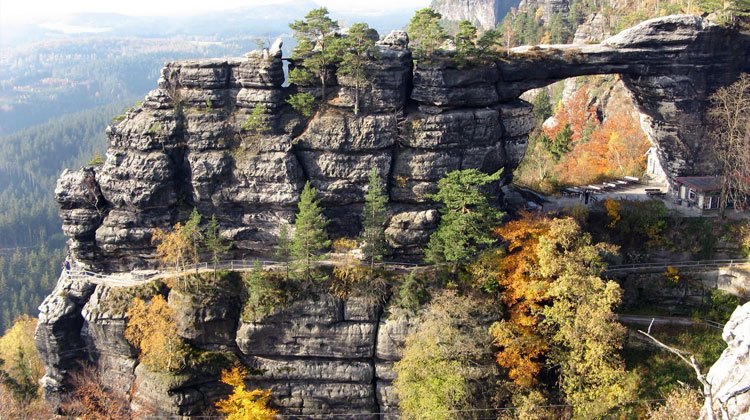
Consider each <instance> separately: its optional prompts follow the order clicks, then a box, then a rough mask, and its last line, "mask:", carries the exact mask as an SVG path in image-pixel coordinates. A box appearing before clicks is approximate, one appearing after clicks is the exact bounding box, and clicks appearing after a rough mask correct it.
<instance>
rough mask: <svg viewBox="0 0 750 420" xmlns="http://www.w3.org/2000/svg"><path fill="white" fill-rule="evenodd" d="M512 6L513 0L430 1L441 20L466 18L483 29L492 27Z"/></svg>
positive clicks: (497, 23)
mask: <svg viewBox="0 0 750 420" xmlns="http://www.w3.org/2000/svg"><path fill="white" fill-rule="evenodd" d="M514 6H516V2H515V1H513V0H432V3H430V8H432V10H434V11H436V12H438V13H440V14H441V15H442V16H443V20H447V21H450V22H454V23H455V22H460V21H462V20H468V21H471V22H472V23H473V24H474V25H476V26H477V27H478V28H481V29H484V30H488V29H494V28H495V27H496V26H497V25H499V24H500V22H502V21H503V18H504V17H505V15H506V14H507V13H508V12H509V11H510V9H511V7H514Z"/></svg>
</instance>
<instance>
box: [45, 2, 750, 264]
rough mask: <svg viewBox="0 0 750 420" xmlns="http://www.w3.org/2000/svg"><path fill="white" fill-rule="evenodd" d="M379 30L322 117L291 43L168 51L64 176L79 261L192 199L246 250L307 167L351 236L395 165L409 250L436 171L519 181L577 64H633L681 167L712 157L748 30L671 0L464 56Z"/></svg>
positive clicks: (149, 250) (125, 243) (132, 243)
mask: <svg viewBox="0 0 750 420" xmlns="http://www.w3.org/2000/svg"><path fill="white" fill-rule="evenodd" d="M592 25H593V23H592ZM378 45H379V46H378V49H379V53H378V59H377V60H375V61H373V63H372V64H371V65H370V67H369V68H368V69H367V75H368V76H367V80H368V82H367V83H365V84H364V86H360V88H359V89H358V90H356V91H355V85H354V83H353V81H352V80H349V79H347V78H346V77H341V78H340V80H338V85H336V84H334V85H332V86H331V91H332V92H334V94H333V95H332V96H331V97H329V98H327V101H326V102H327V104H328V106H327V107H325V109H324V110H321V111H319V112H317V113H316V114H315V115H314V116H313V117H312V118H311V119H305V118H303V117H302V116H300V115H298V114H296V113H295V112H294V111H293V110H292V109H291V108H290V107H289V106H288V105H287V104H286V102H285V99H286V98H287V97H288V96H289V95H290V94H291V93H293V92H294V88H293V87H283V81H284V79H283V69H282V66H283V63H282V60H281V57H280V51H275V52H274V53H271V52H269V51H267V50H264V51H255V52H253V53H250V54H248V56H247V57H244V58H238V59H228V60H200V61H185V62H177V63H170V64H168V65H167V66H166V67H165V68H164V70H163V72H162V78H161V80H160V81H159V87H158V88H157V89H156V90H154V91H152V92H151V93H149V95H148V96H147V98H146V100H145V101H144V103H143V105H141V106H138V107H136V108H134V109H132V110H131V111H129V112H128V113H127V114H126V115H125V116H124V119H123V120H122V121H121V122H120V123H118V124H116V125H114V126H112V127H109V128H108V130H107V135H108V138H109V143H110V145H109V149H108V151H107V159H106V162H105V164H104V165H103V166H102V167H98V168H85V169H83V170H81V171H77V172H70V171H67V172H65V173H63V175H62V176H61V178H60V180H59V181H58V186H57V189H56V196H57V200H58V201H59V203H60V206H61V216H62V218H63V229H64V231H65V233H66V234H67V235H68V236H69V238H70V247H71V250H72V252H73V255H74V257H75V259H76V260H78V261H79V262H80V263H82V264H83V265H85V266H90V267H93V268H97V269H104V270H127V269H132V268H136V267H144V266H149V265H150V264H151V263H152V259H153V245H152V244H151V234H152V232H153V230H154V229H156V228H162V229H163V228H168V227H170V226H171V225H173V224H174V223H176V222H177V221H180V220H184V219H185V218H186V216H187V214H189V212H190V211H191V210H192V208H193V207H195V208H197V209H198V210H199V211H200V212H201V213H202V214H204V215H215V216H216V218H217V219H218V221H219V222H220V224H221V228H222V232H221V233H222V235H223V236H224V237H226V238H227V239H230V240H231V241H232V243H233V245H234V248H235V251H236V252H237V253H238V254H242V255H246V254H247V253H261V254H262V253H265V252H267V251H268V250H269V248H270V246H272V244H273V242H274V241H275V238H276V236H277V232H278V230H279V228H280V226H281V225H283V224H287V223H290V222H291V221H292V220H293V216H294V213H295V210H296V209H295V207H296V206H295V204H296V202H297V200H298V197H299V193H300V191H301V189H302V186H303V185H304V183H305V182H306V181H310V183H311V184H312V185H313V186H314V187H315V188H316V189H317V190H318V191H319V194H320V197H321V199H322V203H323V205H324V207H325V208H326V215H327V216H328V217H329V219H330V220H331V224H330V225H329V228H330V230H331V232H332V233H334V234H335V235H336V236H344V235H347V236H352V235H356V234H357V233H358V231H359V228H360V221H359V214H360V212H361V206H362V202H363V196H364V189H365V186H366V180H367V174H368V173H369V171H370V170H371V169H372V168H376V169H377V170H378V172H379V174H380V175H381V177H382V178H383V179H385V180H387V191H388V193H389V195H390V200H391V202H390V203H389V210H390V212H391V215H392V217H391V222H390V224H389V227H388V232H389V242H390V243H391V244H392V245H393V248H394V252H395V253H396V254H399V255H412V254H413V252H414V251H417V250H418V249H419V248H420V246H421V245H422V244H424V242H422V241H424V240H425V238H426V236H427V235H428V234H429V232H430V231H431V229H433V228H434V220H432V219H431V217H424V216H425V215H429V214H433V213H431V211H434V210H435V209H436V206H435V204H434V203H432V202H431V201H430V200H429V199H428V198H427V197H428V195H429V194H430V193H433V192H435V189H436V182H437V181H438V180H439V179H440V178H441V177H443V176H444V175H445V174H446V173H447V172H449V171H452V170H456V169H466V168H478V169H481V170H482V171H485V172H494V171H497V170H499V169H504V171H505V175H506V181H507V180H508V179H509V178H510V175H511V173H512V170H513V169H514V168H515V167H516V166H517V165H518V163H519V162H520V161H521V159H522V157H523V153H524V150H525V147H526V140H527V137H528V133H529V131H530V130H531V129H532V128H533V123H534V120H533V116H532V114H531V112H530V111H531V110H530V106H529V105H528V104H527V103H526V102H524V101H521V100H519V99H518V97H519V95H520V94H522V93H523V92H524V91H526V90H528V89H532V88H537V87H541V86H545V85H547V84H550V83H552V82H554V81H556V80H561V79H565V78H568V77H573V76H580V75H591V74H613V73H615V74H620V75H621V77H622V79H623V81H624V83H625V86H626V87H627V89H628V90H630V91H631V92H632V93H633V96H634V98H635V101H636V103H637V105H638V107H639V109H640V110H641V112H642V113H643V114H644V117H643V120H644V122H645V124H646V126H647V128H648V131H649V134H650V135H651V138H652V140H654V142H655V143H656V145H657V146H658V149H659V152H660V155H661V156H662V159H663V160H664V162H663V163H664V167H665V168H667V172H668V173H669V174H670V175H672V176H675V175H687V174H694V173H705V172H710V171H712V170H713V165H714V164H715V163H714V161H713V160H712V159H711V156H710V154H709V153H707V149H706V147H705V144H706V142H705V140H704V120H703V110H704V109H705V107H706V104H707V97H708V95H709V94H710V93H711V92H712V91H713V90H715V89H716V88H718V87H719V86H722V85H725V84H727V83H729V82H731V81H732V80H733V78H734V77H735V76H736V75H737V74H738V72H739V71H741V70H744V69H746V66H747V62H748V60H747V56H748V45H750V42H748V39H747V37H746V36H744V35H740V34H737V33H734V32H732V31H731V30H729V29H727V28H724V27H721V26H717V25H715V24H713V23H711V22H709V21H707V20H704V19H701V18H700V17H696V16H670V17H666V18H660V19H655V20H651V21H647V22H644V23H642V24H640V25H638V26H636V27H634V28H631V29H628V30H626V31H624V32H622V33H620V34H618V35H616V36H613V37H610V38H609V39H607V40H605V41H603V42H602V43H601V44H585V45H563V46H544V47H541V48H539V47H535V48H530V47H524V48H516V49H514V50H513V54H511V55H510V56H509V57H503V59H502V60H499V61H497V62H485V63H481V64H469V65H466V66H462V67H459V66H457V65H456V63H454V62H453V60H451V59H450V58H449V57H442V58H436V59H433V60H422V61H420V62H418V63H417V64H416V66H414V65H413V63H412V59H411V53H410V52H409V50H408V47H407V46H408V36H407V35H406V33H404V32H398V31H396V32H393V33H391V34H390V35H388V36H387V37H385V38H384V39H383V40H382V41H380V42H379V44H378ZM333 82H334V81H332V83H333ZM357 92H358V94H357ZM357 97H359V98H360V107H359V108H360V112H359V113H358V114H357V115H355V114H354V113H353V112H352V111H353V105H354V100H355V98H357ZM253 110H262V111H263V112H264V113H263V121H264V123H263V124H262V125H263V126H262V127H252V125H248V124H247V122H248V120H249V117H250V114H251V113H252V112H253ZM496 191H499V188H496ZM498 194H499V192H498ZM414 241H420V242H418V243H415V242H414Z"/></svg>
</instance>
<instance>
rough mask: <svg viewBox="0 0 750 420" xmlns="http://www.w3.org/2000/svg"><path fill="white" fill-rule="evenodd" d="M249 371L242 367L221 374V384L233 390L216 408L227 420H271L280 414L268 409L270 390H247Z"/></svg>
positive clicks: (235, 367)
mask: <svg viewBox="0 0 750 420" xmlns="http://www.w3.org/2000/svg"><path fill="white" fill-rule="evenodd" d="M245 377H247V370H246V369H245V368H244V367H242V366H234V367H233V368H232V369H229V370H226V369H225V370H223V371H222V372H221V382H223V383H225V384H227V385H229V386H231V387H232V388H233V390H232V394H230V395H229V396H228V397H227V398H226V399H223V400H221V401H218V402H217V403H216V408H217V409H218V410H219V412H220V413H222V414H225V415H226V416H227V417H226V418H227V420H271V419H273V418H275V416H276V414H278V412H277V411H276V410H274V409H272V408H270V407H268V401H269V400H270V399H271V391H270V390H262V389H253V390H247V389H246V388H245Z"/></svg>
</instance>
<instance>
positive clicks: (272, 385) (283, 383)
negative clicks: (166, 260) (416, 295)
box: [36, 280, 415, 418]
mask: <svg viewBox="0 0 750 420" xmlns="http://www.w3.org/2000/svg"><path fill="white" fill-rule="evenodd" d="M111 293H113V289H112V288H110V287H107V286H94V285H92V284H89V283H80V282H71V281H68V280H64V281H61V283H60V285H59V286H58V291H57V294H55V295H53V296H50V297H49V298H48V299H47V300H46V301H45V303H44V305H43V306H42V308H41V309H42V315H41V316H40V324H39V327H38V329H37V333H36V341H37V346H38V348H39V350H40V354H41V356H42V358H43V360H44V362H45V365H46V367H47V370H46V375H45V377H44V379H43V385H44V390H45V396H46V398H47V399H48V401H50V402H51V403H53V404H59V403H60V401H62V400H64V398H65V396H66V395H67V392H68V391H69V388H68V385H69V381H70V375H69V374H70V372H72V371H74V370H75V369H78V368H80V364H81V363H90V364H93V365H94V366H95V367H96V368H97V371H98V372H99V374H100V375H101V378H102V381H103V383H106V384H107V386H108V387H109V389H110V390H112V391H113V392H115V393H116V394H118V395H119V396H121V397H123V398H125V399H126V400H128V401H130V403H131V409H132V410H133V412H134V414H135V415H137V416H148V415H157V416H195V415H200V414H202V413H204V412H205V410H207V409H209V408H210V407H211V406H212V404H213V403H214V402H215V401H217V400H218V399H221V398H224V397H225V396H226V395H227V393H228V392H229V388H228V387H227V386H225V385H223V384H221V383H220V382H219V376H220V375H219V371H220V367H217V366H212V365H211V364H209V365H206V366H194V367H191V368H188V369H187V370H186V371H184V372H181V373H178V374H168V373H158V372H152V371H149V370H148V369H147V368H146V367H145V366H144V365H142V364H139V362H138V350H137V349H136V348H134V347H133V346H131V345H130V343H129V342H128V341H127V340H126V339H125V335H124V332H125V326H126V316H125V312H126V309H127V307H126V306H127V302H129V300H122V299H120V300H113V299H112V296H110V294H111ZM201 293H205V292H201ZM203 299H205V295H204V297H203ZM201 301H202V300H201V298H197V297H196V295H195V294H193V293H186V292H183V291H179V290H176V289H173V290H171V291H169V294H168V303H169V306H170V307H171V308H172V310H173V311H174V314H175V319H176V322H177V327H178V328H177V330H178V334H179V335H180V336H182V337H183V338H184V339H185V340H186V342H187V343H189V344H190V345H191V346H193V348H194V349H196V351H214V352H216V351H218V352H223V354H229V355H233V356H232V357H233V358H235V359H236V358H239V359H240V360H241V361H242V362H243V363H244V364H245V365H246V366H249V367H250V369H251V371H252V372H254V373H253V375H252V376H251V377H250V378H249V380H248V386H249V387H250V388H263V389H270V390H271V391H272V394H273V403H274V405H275V406H276V407H278V408H280V409H281V410H282V412H283V413H285V414H297V415H305V416H308V415H316V414H332V413H334V414H339V415H351V416H352V418H361V417H362V416H361V414H364V413H378V412H385V413H394V414H395V413H396V408H397V400H396V397H395V395H394V391H393V387H392V381H393V379H394V378H395V374H394V372H393V364H394V363H395V362H396V361H398V360H400V358H401V351H402V349H403V346H404V343H405V340H406V336H407V335H408V334H409V333H410V332H411V331H413V329H414V328H415V322H414V320H415V316H414V315H409V314H400V315H390V314H388V313H383V308H382V306H381V305H380V304H379V303H377V302H375V301H373V300H372V299H370V298H362V297H350V298H349V299H346V300H342V299H339V298H336V297H333V296H331V295H328V294H321V295H317V296H313V297H310V298H307V299H304V300H299V301H297V302H294V303H292V304H291V305H289V306H287V307H284V308H281V309H277V310H276V311H275V312H274V313H272V314H270V315H267V316H263V317H261V318H260V319H258V320H257V321H254V322H251V321H248V320H245V321H241V320H239V314H240V311H241V308H242V303H241V302H240V301H239V300H237V299H234V298H232V297H226V296H225V297H224V298H222V299H219V300H216V299H213V301H214V302H213V303H214V304H212V305H209V306H208V307H204V305H201V304H199V302H201ZM113 302H119V303H113ZM122 305H125V306H122ZM357 414H360V415H359V416H357Z"/></svg>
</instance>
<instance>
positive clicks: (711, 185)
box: [674, 176, 721, 192]
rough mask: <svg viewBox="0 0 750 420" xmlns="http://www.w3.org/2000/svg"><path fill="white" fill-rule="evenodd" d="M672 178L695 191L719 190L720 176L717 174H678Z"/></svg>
mask: <svg viewBox="0 0 750 420" xmlns="http://www.w3.org/2000/svg"><path fill="white" fill-rule="evenodd" d="M674 180H675V182H677V183H678V184H682V185H685V186H686V187H688V188H692V189H694V190H696V191H702V192H711V191H720V190H721V178H720V177H718V176H678V177H677V178H675V179H674Z"/></svg>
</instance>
